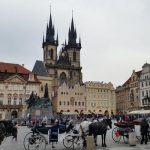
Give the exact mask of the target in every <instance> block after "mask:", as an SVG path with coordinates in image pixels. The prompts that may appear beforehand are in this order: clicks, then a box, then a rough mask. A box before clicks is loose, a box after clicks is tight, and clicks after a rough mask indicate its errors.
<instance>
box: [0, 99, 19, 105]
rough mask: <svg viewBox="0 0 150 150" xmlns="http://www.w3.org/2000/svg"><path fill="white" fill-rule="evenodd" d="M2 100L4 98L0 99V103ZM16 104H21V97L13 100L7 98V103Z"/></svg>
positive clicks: (1, 103)
mask: <svg viewBox="0 0 150 150" xmlns="http://www.w3.org/2000/svg"><path fill="white" fill-rule="evenodd" d="M3 102H4V100H3V99H0V105H3ZM17 104H19V105H22V98H20V99H16V98H14V99H13V100H12V99H11V98H8V101H7V105H17Z"/></svg>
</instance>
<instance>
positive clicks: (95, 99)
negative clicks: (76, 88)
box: [84, 81, 116, 114]
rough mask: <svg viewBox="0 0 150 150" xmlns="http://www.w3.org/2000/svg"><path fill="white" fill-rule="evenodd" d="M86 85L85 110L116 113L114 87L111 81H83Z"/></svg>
mask: <svg viewBox="0 0 150 150" xmlns="http://www.w3.org/2000/svg"><path fill="white" fill-rule="evenodd" d="M84 84H85V86H86V92H85V96H86V111H88V112H92V113H97V114H98V113H102V114H104V112H105V111H109V114H115V113H116V98H115V89H114V87H113V85H112V83H111V82H109V83H108V84H107V83H103V82H93V81H88V82H85V83H84Z"/></svg>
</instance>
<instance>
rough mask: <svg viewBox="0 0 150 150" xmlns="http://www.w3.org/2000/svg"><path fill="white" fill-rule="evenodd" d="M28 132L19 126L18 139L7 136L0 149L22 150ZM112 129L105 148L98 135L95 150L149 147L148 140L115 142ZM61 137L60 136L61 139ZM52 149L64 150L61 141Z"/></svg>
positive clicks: (47, 149) (25, 128)
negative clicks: (134, 143)
mask: <svg viewBox="0 0 150 150" xmlns="http://www.w3.org/2000/svg"><path fill="white" fill-rule="evenodd" d="M28 132H30V129H28V128H27V127H19V130H18V141H17V142H14V141H12V138H11V137H8V138H7V139H6V140H5V141H4V142H3V143H2V145H1V146H0V150H24V146H23V139H24V137H25V135H26V134H27V133H28ZM111 133H112V130H109V131H108V133H107V137H106V138H107V140H106V143H107V148H102V147H101V136H99V137H98V144H99V146H98V147H96V148H95V150H149V149H150V142H149V143H148V145H140V144H139V143H137V145H136V146H133V147H131V146H129V145H128V144H124V143H123V141H120V142H118V143H115V142H114V141H113V139H112V136H111ZM62 139H63V137H61V141H62ZM50 149H52V148H51V145H47V147H46V150H50ZM54 150H66V149H65V148H64V146H63V144H62V142H59V143H58V144H57V145H55V149H54Z"/></svg>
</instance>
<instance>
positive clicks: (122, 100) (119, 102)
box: [115, 80, 130, 114]
mask: <svg viewBox="0 0 150 150" xmlns="http://www.w3.org/2000/svg"><path fill="white" fill-rule="evenodd" d="M128 82H129V80H127V81H126V82H125V83H124V84H123V86H118V87H117V88H116V91H115V93H116V112H117V114H122V113H127V112H128V111H129V107H130V100H129V83H128Z"/></svg>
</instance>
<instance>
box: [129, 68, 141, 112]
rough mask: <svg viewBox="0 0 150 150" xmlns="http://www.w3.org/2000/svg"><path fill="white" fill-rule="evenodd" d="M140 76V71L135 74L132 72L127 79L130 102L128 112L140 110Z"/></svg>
mask: <svg viewBox="0 0 150 150" xmlns="http://www.w3.org/2000/svg"><path fill="white" fill-rule="evenodd" d="M140 76H141V71H137V72H135V70H133V72H132V75H131V77H130V79H129V87H130V89H129V100H130V105H129V106H130V107H129V110H130V111H131V110H138V109H140V85H139V84H140V82H139V81H140Z"/></svg>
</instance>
